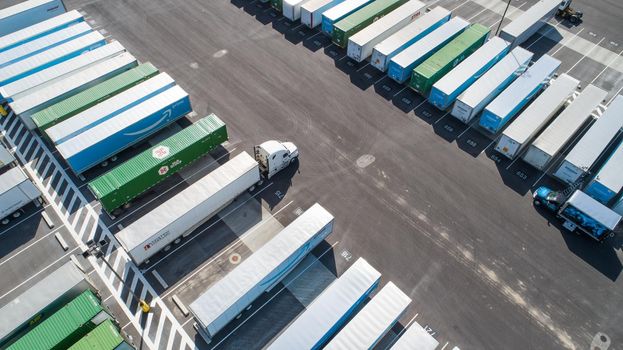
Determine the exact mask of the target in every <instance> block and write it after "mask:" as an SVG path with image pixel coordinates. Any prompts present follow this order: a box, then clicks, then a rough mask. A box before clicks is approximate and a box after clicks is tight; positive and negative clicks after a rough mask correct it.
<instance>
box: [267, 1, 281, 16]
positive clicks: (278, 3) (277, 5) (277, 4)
mask: <svg viewBox="0 0 623 350" xmlns="http://www.w3.org/2000/svg"><path fill="white" fill-rule="evenodd" d="M270 6H272V7H273V8H274V9H275V10H277V11H279V13H281V12H283V0H270Z"/></svg>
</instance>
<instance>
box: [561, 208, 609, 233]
mask: <svg viewBox="0 0 623 350" xmlns="http://www.w3.org/2000/svg"><path fill="white" fill-rule="evenodd" d="M561 214H562V217H564V218H565V219H567V220H569V221H571V222H573V223H574V224H575V225H577V226H578V227H579V228H580V229H581V230H582V231H584V232H586V233H588V234H589V235H591V236H593V237H595V238H597V239H600V238H601V237H603V236H604V235H605V234H607V233H608V228H606V227H605V226H604V225H602V224H600V223H599V222H597V221H596V220H595V219H593V218H591V217H589V216H587V215H586V214H584V213H583V212H581V211H579V210H578V209H576V208H575V207H573V206H571V205H570V206H568V207H566V208H565V210H563V212H562V213H561Z"/></svg>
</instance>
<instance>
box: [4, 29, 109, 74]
mask: <svg viewBox="0 0 623 350" xmlns="http://www.w3.org/2000/svg"><path fill="white" fill-rule="evenodd" d="M105 44H106V39H105V38H104V37H103V36H102V34H100V33H99V32H91V33H88V34H86V35H83V36H81V37H79V38H76V39H74V40H72V41H70V42H67V43H64V44H62V45H59V46H56V47H53V48H51V49H49V50H47V51H44V52H41V53H39V54H36V55H34V56H31V57H28V58H27V59H25V60H22V61H20V62H17V63H15V64H11V65H9V66H6V67H2V68H0V86H4V85H6V84H9V83H12V82H14V81H15V80H19V79H22V78H23V77H27V76H29V75H31V74H34V73H37V72H39V71H41V70H44V69H46V68H48V67H51V66H53V65H55V64H58V63H61V62H63V61H66V60H68V59H70V58H73V57H76V56H79V55H81V54H82V53H84V52H86V51H91V50H95V49H97V48H98V47H100V46H103V45H105Z"/></svg>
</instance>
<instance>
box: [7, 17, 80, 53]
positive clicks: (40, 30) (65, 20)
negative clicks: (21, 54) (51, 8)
mask: <svg viewBox="0 0 623 350" xmlns="http://www.w3.org/2000/svg"><path fill="white" fill-rule="evenodd" d="M83 21H84V17H82V15H81V14H80V12H78V11H76V10H72V11H69V12H66V13H63V14H60V15H58V16H56V17H52V18H50V19H47V20H45V21H42V22H39V23H37V24H33V25H31V26H29V27H26V28H23V29H20V30H18V31H15V32H12V33H10V34H6V35H4V36H1V37H0V52H3V51H5V50H8V49H10V48H12V47H15V46H18V45H21V44H23V43H26V42H29V41H31V40H35V39H37V38H40V37H42V36H44V35H47V34H50V33H53V32H55V31H57V30H61V29H63V28H66V27H69V26H71V25H74V24H76V23H79V22H83Z"/></svg>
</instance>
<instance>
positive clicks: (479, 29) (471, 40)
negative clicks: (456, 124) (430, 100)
mask: <svg viewBox="0 0 623 350" xmlns="http://www.w3.org/2000/svg"><path fill="white" fill-rule="evenodd" d="M488 36H489V28H487V27H485V26H483V25H482V24H478V23H477V24H473V25H472V26H470V27H469V28H467V30H465V31H464V32H463V33H461V34H460V35H459V36H457V37H456V38H454V39H453V40H452V41H450V42H449V43H448V44H447V45H446V46H444V47H442V48H441V50H439V51H437V52H436V53H435V54H433V55H432V56H430V57H429V58H428V59H427V60H426V61H424V62H422V64H420V65H419V66H417V67H415V69H413V72H412V74H411V81H410V82H409V86H410V87H411V88H412V89H413V90H415V91H416V92H418V93H420V94H422V95H423V96H425V97H428V94H429V93H430V90H431V88H432V87H433V84H435V83H436V82H437V81H438V80H439V79H441V78H442V77H443V76H444V75H446V74H447V73H448V72H450V71H451V70H452V68H454V67H456V66H457V65H458V64H459V63H461V62H462V61H463V60H464V59H466V58H467V57H468V56H469V55H471V54H472V53H474V51H476V50H478V48H479V47H480V46H482V45H483V44H484V43H485V41H486V40H487V37H488Z"/></svg>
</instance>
